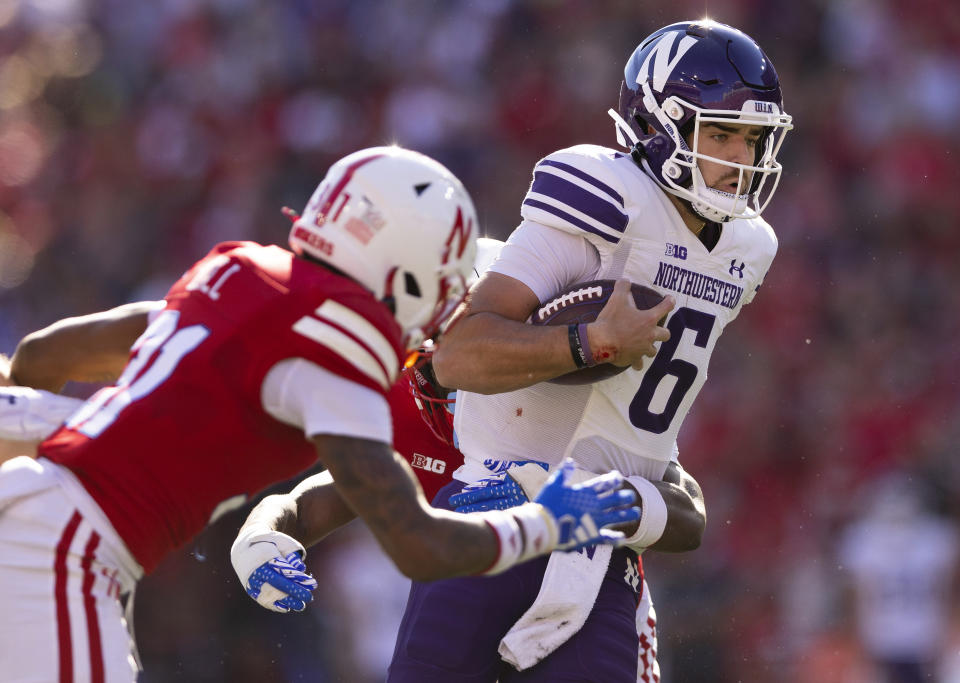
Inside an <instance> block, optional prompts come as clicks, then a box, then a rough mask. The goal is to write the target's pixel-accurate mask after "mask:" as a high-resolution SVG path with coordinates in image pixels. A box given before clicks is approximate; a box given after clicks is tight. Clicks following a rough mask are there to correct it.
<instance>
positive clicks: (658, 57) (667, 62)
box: [637, 32, 697, 92]
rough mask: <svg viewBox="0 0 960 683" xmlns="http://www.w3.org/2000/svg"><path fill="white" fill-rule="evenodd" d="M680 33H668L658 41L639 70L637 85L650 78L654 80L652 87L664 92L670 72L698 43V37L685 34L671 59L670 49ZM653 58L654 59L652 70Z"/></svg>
mask: <svg viewBox="0 0 960 683" xmlns="http://www.w3.org/2000/svg"><path fill="white" fill-rule="evenodd" d="M678 35H680V33H679V32H670V33H666V34H664V36H663V37H662V38H660V40H658V41H657V44H656V45H654V46H653V49H651V50H650V52H649V54H647V58H646V59H645V60H643V65H642V66H641V67H640V70H639V71H638V72H637V85H643V82H644V81H645V80H647V78H650V79H651V81H652V83H651V87H652V88H653V89H654V90H656V91H657V92H663V86H664V84H665V83H666V82H667V79H668V78H670V74H671V73H673V69H674V67H675V66H676V65H677V62H679V61H680V60H681V59H683V56H684V55H685V54H687V51H688V50H689V49H690V48H691V47H693V46H694V45H696V43H697V39H696V38H694V37H692V36H687V35H684V36H683V38H681V39H680V42H679V44H677V53H676V54H675V55H674V56H673V59H670V51H671V50H672V49H673V43H674V41H676V39H677V36H678ZM651 59H652V60H653V70H652V71H651V70H650V60H651Z"/></svg>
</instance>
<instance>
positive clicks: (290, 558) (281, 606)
mask: <svg viewBox="0 0 960 683" xmlns="http://www.w3.org/2000/svg"><path fill="white" fill-rule="evenodd" d="M305 555H306V550H304V548H303V546H302V545H301V544H300V543H299V541H297V540H296V539H295V538H293V537H291V536H288V535H287V534H283V533H280V532H279V531H256V530H252V531H248V532H243V531H242V530H241V533H240V535H239V536H238V537H237V540H236V541H234V542H233V547H232V548H230V561H231V562H232V563H233V569H234V571H235V572H236V573H237V577H238V578H239V579H240V584H241V585H242V586H243V588H244V590H246V591H247V594H248V595H249V596H250V597H251V598H253V599H254V600H256V601H257V602H258V603H259V604H260V605H262V606H263V607H266V608H267V609H269V610H273V611H274V612H281V613H283V612H289V611H291V610H293V611H294V612H302V611H303V610H304V608H306V606H307V603H308V602H310V601H311V600H313V594H312V592H311V591H313V590H314V589H315V588H316V587H317V581H316V579H314V578H313V576H311V575H310V574H309V573H307V567H306V565H304V563H303V558H304V556H305Z"/></svg>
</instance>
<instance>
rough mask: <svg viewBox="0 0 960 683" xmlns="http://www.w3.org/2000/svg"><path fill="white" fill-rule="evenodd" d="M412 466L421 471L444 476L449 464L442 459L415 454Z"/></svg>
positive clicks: (411, 460)
mask: <svg viewBox="0 0 960 683" xmlns="http://www.w3.org/2000/svg"><path fill="white" fill-rule="evenodd" d="M410 464H411V465H412V466H413V467H416V468H417V469H419V470H426V471H427V472H433V473H435V474H443V473H444V472H446V470H447V463H446V462H445V461H443V460H441V459H440V458H428V457H427V456H425V455H420V454H419V453H414V454H413V457H411V458H410Z"/></svg>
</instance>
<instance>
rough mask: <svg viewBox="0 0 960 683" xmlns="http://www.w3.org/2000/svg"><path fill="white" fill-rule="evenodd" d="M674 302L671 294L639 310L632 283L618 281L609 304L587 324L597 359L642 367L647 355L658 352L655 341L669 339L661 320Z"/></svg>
mask: <svg viewBox="0 0 960 683" xmlns="http://www.w3.org/2000/svg"><path fill="white" fill-rule="evenodd" d="M674 304H675V302H674V299H673V297H672V296H669V295H668V296H665V297H664V298H663V301H661V302H660V303H659V304H657V305H656V306H654V307H653V308H650V309H648V310H645V311H641V310H638V309H637V306H636V304H635V303H634V301H633V296H632V295H631V293H630V282H629V281H627V280H617V284H616V285H614V288H613V294H611V295H610V299H609V300H607V305H606V306H604V307H603V310H602V311H600V315H598V316H597V319H596V320H595V321H594V322H592V323H590V324H588V325H587V340H588V342H589V344H590V348H591V350H592V352H593V357H594V359H595V360H596V361H597V362H599V363H613V364H614V365H619V366H621V367H623V366H626V365H631V366H633V367H634V368H637V369H638V370H639V369H640V368H642V366H643V359H644V357H645V356H655V355H657V347H656V346H654V343H656V342H664V341H667V340H668V339H670V332H669V331H668V330H667V329H666V328H665V327H661V326H660V323H661V322H662V321H663V318H664V316H666V315H667V313H669V312H670V311H671V310H673V307H674Z"/></svg>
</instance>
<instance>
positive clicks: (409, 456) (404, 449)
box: [389, 378, 463, 501]
mask: <svg viewBox="0 0 960 683" xmlns="http://www.w3.org/2000/svg"><path fill="white" fill-rule="evenodd" d="M389 400H390V412H391V413H392V414H393V447H394V449H395V450H396V451H397V452H398V453H399V454H400V455H402V456H403V457H404V459H406V461H407V462H408V463H410V466H411V467H413V471H414V474H416V475H417V479H418V480H419V481H420V486H421V488H423V493H424V495H426V497H427V500H428V501H432V500H433V497H434V496H435V495H436V494H437V491H439V490H440V489H441V488H443V487H444V486H446V485H447V484H449V483H450V481H451V479H452V478H453V476H452V475H453V471H454V470H455V469H457V468H458V467H460V465H462V464H463V454H461V453H460V451H458V450H457V449H456V448H454V447H453V446H451V445H449V444H447V443H444V442H443V441H441V440H440V439H438V438H437V437H436V436H435V435H434V433H433V432H432V431H431V430H430V427H428V426H427V423H426V422H424V421H423V418H422V417H420V409H419V408H418V407H417V403H416V401H415V400H414V398H413V395H412V394H411V393H410V386H409V384H408V382H407V380H406V378H401V379H400V381H399V382H397V383H396V384H395V385H394V387H393V389H392V390H391V391H390V396H389Z"/></svg>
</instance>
